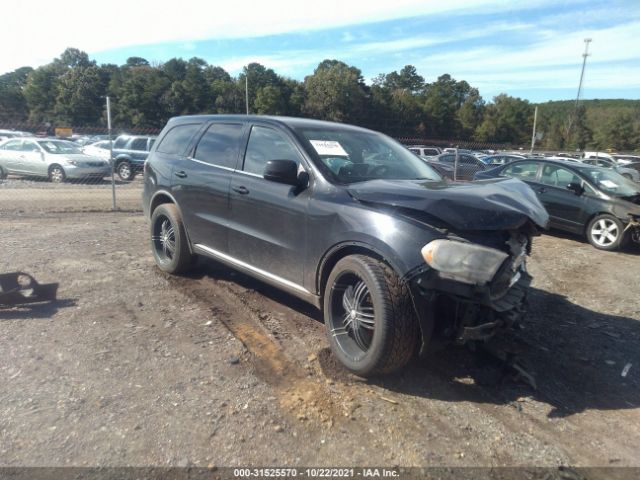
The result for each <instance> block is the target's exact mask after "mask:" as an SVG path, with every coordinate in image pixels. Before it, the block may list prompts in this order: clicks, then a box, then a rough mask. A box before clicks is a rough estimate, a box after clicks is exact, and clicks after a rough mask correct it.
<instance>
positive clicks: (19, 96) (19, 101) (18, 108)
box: [0, 67, 33, 122]
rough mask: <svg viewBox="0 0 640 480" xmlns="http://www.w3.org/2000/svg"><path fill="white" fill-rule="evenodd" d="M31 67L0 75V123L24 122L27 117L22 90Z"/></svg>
mask: <svg viewBox="0 0 640 480" xmlns="http://www.w3.org/2000/svg"><path fill="white" fill-rule="evenodd" d="M32 71H33V69H32V68H31V67H22V68H18V69H17V70H14V71H13V72H9V73H5V74H4V75H0V121H1V122H24V121H25V120H26V119H27V118H28V116H29V110H28V107H27V101H26V99H25V97H24V93H23V91H22V90H23V88H24V86H25V85H26V83H27V77H28V76H29V74H30V73H31V72H32Z"/></svg>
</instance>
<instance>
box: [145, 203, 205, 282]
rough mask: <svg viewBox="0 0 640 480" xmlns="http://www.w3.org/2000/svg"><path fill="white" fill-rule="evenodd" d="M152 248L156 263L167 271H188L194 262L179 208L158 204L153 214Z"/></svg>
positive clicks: (169, 204) (167, 204)
mask: <svg viewBox="0 0 640 480" xmlns="http://www.w3.org/2000/svg"><path fill="white" fill-rule="evenodd" d="M150 228H151V229H150V234H151V250H152V252H153V258H154V259H155V261H156V265H158V268H160V270H163V271H165V272H167V273H172V274H175V273H183V272H186V271H187V270H188V269H189V268H190V267H191V266H192V265H193V263H194V256H193V254H192V253H191V252H190V250H189V243H188V240H187V235H186V232H185V229H184V224H183V222H182V217H181V216H180V212H179V211H178V208H177V207H176V206H175V205H174V204H172V203H163V204H161V205H158V206H157V207H156V209H155V210H154V211H153V214H152V215H151V227H150Z"/></svg>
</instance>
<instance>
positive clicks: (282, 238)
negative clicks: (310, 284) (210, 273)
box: [229, 125, 311, 288]
mask: <svg viewBox="0 0 640 480" xmlns="http://www.w3.org/2000/svg"><path fill="white" fill-rule="evenodd" d="M269 160H293V161H295V162H297V163H298V171H300V169H305V162H304V159H303V155H302V153H301V151H300V150H299V149H298V147H297V146H296V144H295V143H294V142H293V140H292V139H291V138H290V137H289V135H287V134H286V133H285V132H283V131H281V130H277V129H275V128H271V127H266V126H259V125H253V126H252V127H251V132H250V135H249V140H248V144H247V149H246V153H245V156H244V162H243V164H242V165H241V167H239V168H238V170H237V171H236V172H234V173H233V176H232V181H231V191H230V194H229V199H230V222H229V251H230V254H231V256H233V257H234V258H235V259H237V260H240V261H242V262H244V263H246V264H248V265H249V266H250V267H252V268H253V269H258V270H261V271H262V272H266V273H267V274H269V276H271V277H277V278H275V280H277V281H280V282H282V280H285V281H286V282H289V283H293V284H295V285H296V286H298V287H299V286H300V285H302V283H303V279H302V276H303V264H304V257H305V251H306V230H307V228H306V227H307V225H306V217H307V208H308V203H309V195H310V191H311V189H310V188H307V189H302V190H300V189H299V188H296V187H293V186H291V185H285V184H282V183H276V182H272V181H269V180H265V179H264V178H263V174H264V168H265V166H266V164H267V162H268V161H269ZM307 170H308V169H307ZM286 282H285V283H286ZM290 286H291V285H290ZM294 288H295V287H294Z"/></svg>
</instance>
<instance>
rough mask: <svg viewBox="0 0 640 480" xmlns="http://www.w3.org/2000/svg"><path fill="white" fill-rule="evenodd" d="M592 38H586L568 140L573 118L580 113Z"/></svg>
mask: <svg viewBox="0 0 640 480" xmlns="http://www.w3.org/2000/svg"><path fill="white" fill-rule="evenodd" d="M590 43H591V39H590V38H585V39H584V53H583V54H582V70H581V71H580V82H579V83H578V94H577V95H576V105H575V107H574V109H573V116H572V117H571V118H570V119H569V127H568V128H567V140H569V134H570V133H571V127H572V126H573V120H574V119H575V117H576V116H577V114H578V105H579V103H580V92H581V91H582V81H583V79H584V69H585V67H586V66H587V57H588V56H589V55H590V53H589V44H590Z"/></svg>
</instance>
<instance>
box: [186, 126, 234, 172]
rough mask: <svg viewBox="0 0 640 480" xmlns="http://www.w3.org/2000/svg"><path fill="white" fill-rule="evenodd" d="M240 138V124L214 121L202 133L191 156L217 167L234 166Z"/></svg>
mask: <svg viewBox="0 0 640 480" xmlns="http://www.w3.org/2000/svg"><path fill="white" fill-rule="evenodd" d="M241 139H242V124H239V123H214V124H213V125H211V126H210V127H209V128H208V129H207V131H206V132H205V133H204V135H203V136H202V138H201V139H200V141H199V142H198V146H197V147H196V151H195V154H194V155H193V157H194V158H195V159H197V160H200V161H202V162H206V163H209V164H211V165H216V166H218V167H227V168H235V167H236V162H237V160H238V153H239V151H240V140H241Z"/></svg>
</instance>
